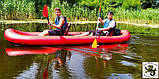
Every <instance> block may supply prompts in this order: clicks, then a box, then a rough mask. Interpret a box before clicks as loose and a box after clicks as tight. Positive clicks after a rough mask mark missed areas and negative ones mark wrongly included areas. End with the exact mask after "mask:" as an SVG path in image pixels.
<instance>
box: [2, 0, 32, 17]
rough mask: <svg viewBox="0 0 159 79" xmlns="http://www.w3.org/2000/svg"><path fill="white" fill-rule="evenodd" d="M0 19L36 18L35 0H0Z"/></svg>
mask: <svg viewBox="0 0 159 79" xmlns="http://www.w3.org/2000/svg"><path fill="white" fill-rule="evenodd" d="M0 7H1V10H0V19H29V18H35V8H34V3H33V2H27V1H26V0H5V1H0Z"/></svg>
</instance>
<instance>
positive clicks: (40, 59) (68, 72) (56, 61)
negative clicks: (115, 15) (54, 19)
mask: <svg viewBox="0 0 159 79" xmlns="http://www.w3.org/2000/svg"><path fill="white" fill-rule="evenodd" d="M91 26H95V25H93V24H86V25H84V24H75V25H73V26H72V27H71V29H70V31H79V30H80V31H88V29H89V30H92V29H95V27H91ZM119 26H120V24H119ZM7 28H14V29H17V30H21V31H42V30H44V29H47V28H48V26H47V25H46V24H40V23H32V24H9V25H5V24H2V25H1V28H0V29H1V31H0V78H1V79H14V78H16V79H141V78H142V62H159V53H158V51H159V36H158V35H155V34H148V33H146V34H144V33H142V34H141V33H136V32H135V33H134V32H131V31H130V33H131V39H130V40H129V41H128V42H125V43H121V44H102V45H99V47H98V48H97V49H92V48H91V46H90V45H73V46H72V45H69V46H25V45H23V46H21V45H15V44H11V43H9V42H8V41H6V40H5V39H4V35H3V32H4V30H5V29H7Z"/></svg>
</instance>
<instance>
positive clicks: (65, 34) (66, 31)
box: [64, 23, 71, 36]
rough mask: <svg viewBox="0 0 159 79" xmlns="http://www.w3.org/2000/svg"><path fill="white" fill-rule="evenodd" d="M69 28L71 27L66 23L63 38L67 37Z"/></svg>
mask: <svg viewBox="0 0 159 79" xmlns="http://www.w3.org/2000/svg"><path fill="white" fill-rule="evenodd" d="M70 27H71V24H70V23H67V28H66V30H65V33H64V36H67V34H68V32H69V30H70Z"/></svg>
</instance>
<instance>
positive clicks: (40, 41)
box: [4, 28, 130, 45]
mask: <svg viewBox="0 0 159 79" xmlns="http://www.w3.org/2000/svg"><path fill="white" fill-rule="evenodd" d="M40 33H41V32H22V31H18V30H15V29H11V28H10V29H6V30H5V32H4V37H5V39H6V40H8V41H9V42H12V43H18V44H25V45H73V44H92V43H93V41H94V39H95V36H75V35H79V34H82V33H84V32H69V33H68V36H37V35H38V34H40ZM129 39H130V33H129V32H128V31H127V30H121V35H120V36H97V42H98V43H121V42H126V41H128V40H129Z"/></svg>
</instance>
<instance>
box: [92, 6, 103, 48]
mask: <svg viewBox="0 0 159 79" xmlns="http://www.w3.org/2000/svg"><path fill="white" fill-rule="evenodd" d="M100 12H101V4H100V8H99V17H100ZM98 25H99V19H98V21H97V27H96V35H95V39H94V41H93V43H92V48H97V46H98V43H97V28H98Z"/></svg>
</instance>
